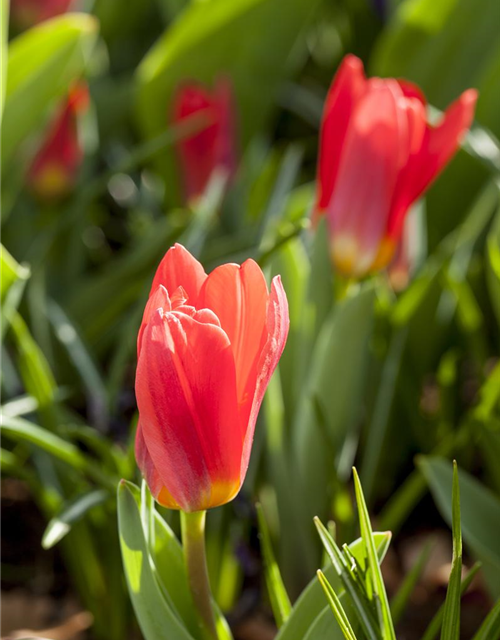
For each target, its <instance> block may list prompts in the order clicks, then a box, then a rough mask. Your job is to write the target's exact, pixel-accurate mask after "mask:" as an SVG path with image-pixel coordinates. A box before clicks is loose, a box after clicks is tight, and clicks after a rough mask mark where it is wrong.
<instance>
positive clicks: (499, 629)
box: [472, 600, 500, 640]
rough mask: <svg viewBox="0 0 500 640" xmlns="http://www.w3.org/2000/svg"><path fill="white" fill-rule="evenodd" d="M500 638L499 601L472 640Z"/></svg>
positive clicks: (495, 639)
mask: <svg viewBox="0 0 500 640" xmlns="http://www.w3.org/2000/svg"><path fill="white" fill-rule="evenodd" d="M498 638H500V600H497V601H496V603H495V604H494V606H493V608H492V609H491V611H490V612H489V613H488V615H487V616H486V618H485V620H484V622H483V624H482V625H481V626H480V627H479V629H478V631H477V633H476V634H475V635H474V637H473V638H472V640H498Z"/></svg>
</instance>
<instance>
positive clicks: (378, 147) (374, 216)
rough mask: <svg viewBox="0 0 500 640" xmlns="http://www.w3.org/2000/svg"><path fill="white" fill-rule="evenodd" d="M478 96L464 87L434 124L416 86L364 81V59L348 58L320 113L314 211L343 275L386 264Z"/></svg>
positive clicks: (457, 140) (451, 151)
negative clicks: (324, 225) (324, 224)
mask: <svg viewBox="0 0 500 640" xmlns="http://www.w3.org/2000/svg"><path fill="white" fill-rule="evenodd" d="M476 99H477V92H476V91H475V90H474V89H469V90H467V91H465V92H464V93H463V94H462V95H461V96H460V97H459V98H458V100H456V101H455V102H454V103H453V104H452V105H451V106H450V107H449V108H448V109H447V110H446V112H445V113H444V115H443V117H442V119H441V121H440V122H439V124H438V125H437V126H431V125H430V124H429V123H428V122H427V118H426V101H425V98H424V96H423V95H422V93H421V91H420V89H419V88H418V87H416V86H414V85H412V84H410V83H409V82H406V81H400V80H394V79H392V78H370V79H366V77H365V75H364V71H363V64H362V62H361V60H359V59H358V58H356V57H355V56H353V55H348V56H346V57H345V58H344V60H343V62H342V64H341V66H340V68H339V70H338V72H337V75H336V77H335V79H334V81H333V84H332V86H331V88H330V91H329V93H328V97H327V99H326V104H325V109H324V113H323V121H322V126H321V136H320V152H319V162H318V181H317V204H316V212H315V217H316V218H317V217H318V216H321V215H326V217H327V221H328V227H329V233H330V236H331V243H330V246H331V254H332V259H333V262H334V264H335V265H336V267H337V268H338V269H339V270H340V271H341V272H343V273H344V274H346V275H348V276H354V277H362V276H364V275H366V274H368V273H370V272H373V271H376V270H378V269H381V268H383V267H385V266H387V265H388V264H389V262H390V261H391V258H392V257H393V255H394V251H395V248H396V245H397V243H398V240H399V238H400V236H401V231H402V227H403V222H404V219H405V216H406V214H407V212H408V209H409V207H410V206H411V205H412V204H413V203H414V202H415V201H416V200H417V198H419V197H420V196H421V195H422V194H423V193H424V191H425V190H426V189H427V188H428V187H429V185H430V184H431V182H432V181H433V180H434V179H435V178H436V176H437V175H438V174H439V172H440V171H441V170H442V169H443V168H444V167H445V166H446V164H447V163H448V162H449V161H450V159H451V158H452V156H453V155H454V153H455V152H456V150H457V148H458V145H459V143H460V141H461V140H462V138H463V136H464V134H465V133H466V132H467V130H468V128H469V127H470V124H471V122H472V119H473V116H474V108H475V103H476Z"/></svg>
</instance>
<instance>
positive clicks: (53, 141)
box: [28, 84, 89, 202]
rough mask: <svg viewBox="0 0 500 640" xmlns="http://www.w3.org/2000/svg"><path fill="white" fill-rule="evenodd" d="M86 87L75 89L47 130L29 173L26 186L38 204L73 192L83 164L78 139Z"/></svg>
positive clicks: (86, 102)
mask: <svg viewBox="0 0 500 640" xmlns="http://www.w3.org/2000/svg"><path fill="white" fill-rule="evenodd" d="M88 104H89V94H88V89H87V86H86V85H83V84H80V85H78V86H76V87H74V88H73V89H72V90H71V92H70V94H69V96H68V98H67V100H66V102H65V103H64V105H63V106H62V108H61V109H60V111H59V113H58V114H57V115H56V118H55V120H54V122H53V123H52V125H51V126H50V128H49V131H48V133H47V136H46V138H45V140H44V142H43V143H42V146H41V147H40V149H39V151H38V153H37V154H36V156H35V159H34V160H33V163H32V165H31V167H30V169H29V172H28V184H29V186H30V188H31V190H32V191H33V192H34V193H35V195H36V196H37V197H39V198H40V199H41V200H44V201H47V202H53V201H57V200H60V199H62V198H64V197H65V196H66V195H68V193H69V192H70V191H71V189H72V188H73V186H74V184H75V181H76V177H77V174H78V169H79V168H80V165H81V163H82V161H83V155H84V154H83V149H82V147H81V144H80V141H79V139H78V130H77V124H78V123H77V119H78V115H79V114H81V113H83V112H84V111H86V110H87V108H88Z"/></svg>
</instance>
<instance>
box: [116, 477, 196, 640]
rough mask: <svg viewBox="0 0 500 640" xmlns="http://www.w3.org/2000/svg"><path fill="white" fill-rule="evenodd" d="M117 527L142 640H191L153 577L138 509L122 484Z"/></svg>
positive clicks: (127, 488) (130, 492)
mask: <svg viewBox="0 0 500 640" xmlns="http://www.w3.org/2000/svg"><path fill="white" fill-rule="evenodd" d="M118 527H119V533H120V547H121V551H122V560H123V568H124V570H125V577H126V579H127V586H128V590H129V594H130V599H131V600H132V605H133V607H134V611H135V614H136V616H137V620H138V622H139V626H140V627H141V631H142V633H143V634H144V637H145V640H192V638H193V636H191V634H190V633H189V632H188V631H187V630H186V628H185V626H184V625H183V623H182V622H181V620H180V618H179V617H178V616H177V614H176V613H174V611H173V610H172V609H171V608H170V607H169V605H168V604H167V601H166V599H165V597H164V595H163V593H162V591H161V589H160V586H159V584H158V582H157V580H156V578H155V576H154V573H153V569H152V565H151V558H150V555H149V552H148V548H147V544H146V540H145V538H144V531H143V528H142V522H141V515H140V513H139V507H138V505H137V501H136V499H135V497H134V495H133V492H132V490H131V488H130V487H129V485H128V483H127V482H126V481H125V480H122V481H121V482H120V483H119V485H118Z"/></svg>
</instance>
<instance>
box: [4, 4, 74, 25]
mask: <svg viewBox="0 0 500 640" xmlns="http://www.w3.org/2000/svg"><path fill="white" fill-rule="evenodd" d="M71 4H72V0H12V1H11V4H10V10H11V17H12V22H13V23H14V24H15V25H16V26H17V27H18V28H20V29H27V28H28V27H32V26H33V25H35V24H38V23H39V22H43V21H44V20H48V19H49V18H54V17H55V16H58V15H60V14H62V13H66V12H67V11H68V9H69V8H70V5H71Z"/></svg>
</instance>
